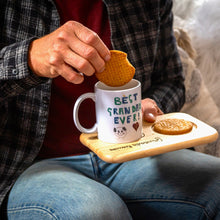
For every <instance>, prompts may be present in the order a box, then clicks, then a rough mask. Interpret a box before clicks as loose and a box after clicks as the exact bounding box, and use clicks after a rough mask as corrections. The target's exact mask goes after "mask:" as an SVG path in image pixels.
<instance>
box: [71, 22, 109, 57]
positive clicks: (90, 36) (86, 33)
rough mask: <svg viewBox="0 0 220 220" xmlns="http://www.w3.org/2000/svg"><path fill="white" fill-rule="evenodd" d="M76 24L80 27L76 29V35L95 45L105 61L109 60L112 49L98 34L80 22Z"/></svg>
mask: <svg viewBox="0 0 220 220" xmlns="http://www.w3.org/2000/svg"><path fill="white" fill-rule="evenodd" d="M75 25H77V26H78V28H76V29H75V35H76V37H78V38H79V39H80V40H81V41H83V42H84V43H86V44H88V45H90V46H92V47H94V48H95V49H96V50H97V52H98V53H99V54H100V56H101V57H102V58H103V59H104V60H105V61H109V60H110V58H111V54H110V51H109V49H108V47H107V46H106V45H105V44H104V42H103V41H102V40H101V38H100V37H99V36H98V34H96V33H95V32H94V31H92V30H90V29H88V28H87V27H85V26H83V25H81V24H80V23H75Z"/></svg>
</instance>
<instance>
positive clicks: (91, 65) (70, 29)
mask: <svg viewBox="0 0 220 220" xmlns="http://www.w3.org/2000/svg"><path fill="white" fill-rule="evenodd" d="M109 59H110V52H109V50H108V48H107V47H106V46H105V44H104V43H103V42H102V40H101V39H100V38H99V37H98V35H97V34H96V33H94V32H93V31H92V30H90V29H88V28H86V27H85V26H83V25H82V24H80V23H78V22H75V21H69V22H67V23H65V24H64V25H63V26H61V27H60V28H58V29H57V30H55V31H54V32H52V33H51V34H48V35H46V36H44V37H42V38H39V39H37V40H35V41H33V42H32V43H31V45H30V49H29V58H28V64H29V67H30V68H31V70H32V71H33V72H34V73H35V74H37V75H38V76H42V77H48V78H55V77H57V76H59V75H61V76H62V77H64V78H65V79H66V80H67V81H69V82H71V83H75V84H79V83H82V82H83V80H84V76H83V75H87V76H91V75H93V74H94V73H95V72H96V71H97V72H102V71H103V70H104V68H105V62H106V61H108V60H109Z"/></svg>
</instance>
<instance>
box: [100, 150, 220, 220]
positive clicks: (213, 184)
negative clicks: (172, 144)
mask: <svg viewBox="0 0 220 220" xmlns="http://www.w3.org/2000/svg"><path fill="white" fill-rule="evenodd" d="M96 163H97V167H99V169H98V170H99V174H97V175H99V179H100V181H101V182H103V183H104V184H105V185H107V186H108V187H109V188H111V189H112V190H113V191H115V192H116V193H117V194H118V195H120V197H121V198H122V199H123V200H124V201H125V202H126V204H127V206H128V208H129V210H130V213H131V214H132V216H133V218H134V219H138V220H140V219H150V220H152V219H155V220H160V219H161V220H172V219H173V220H176V219H178V220H186V219H187V220H197V219H198V220H206V219H216V220H219V219H220V158H216V157H213V156H209V155H206V154H202V153H198V152H195V151H192V150H180V151H175V152H171V153H166V154H162V155H158V156H154V157H146V158H143V159H139V160H133V161H129V162H126V163H122V164H115V165H113V164H106V163H105V162H103V161H102V160H100V159H99V158H96ZM114 167H115V168H114Z"/></svg>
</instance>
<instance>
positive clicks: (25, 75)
mask: <svg viewBox="0 0 220 220" xmlns="http://www.w3.org/2000/svg"><path fill="white" fill-rule="evenodd" d="M32 40H33V39H27V40H24V41H21V42H17V43H14V44H11V45H8V46H5V47H3V48H2V49H1V50H0V102H2V101H3V100H4V99H7V98H9V97H12V96H16V95H19V94H21V93H23V92H25V91H27V90H29V89H31V88H33V87H36V86H37V85H38V84H40V83H43V82H45V81H46V80H48V79H46V78H43V77H38V76H37V75H36V74H34V73H33V72H32V71H31V70H30V68H29V67H28V48H29V45H30V42H31V41H32Z"/></svg>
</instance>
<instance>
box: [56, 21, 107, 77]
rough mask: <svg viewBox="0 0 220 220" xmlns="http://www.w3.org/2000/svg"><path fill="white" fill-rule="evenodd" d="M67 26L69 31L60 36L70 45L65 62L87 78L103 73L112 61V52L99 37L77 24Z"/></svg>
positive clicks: (72, 23) (70, 23)
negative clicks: (108, 62)
mask: <svg viewBox="0 0 220 220" xmlns="http://www.w3.org/2000/svg"><path fill="white" fill-rule="evenodd" d="M65 26H66V27H65V29H67V30H65V32H64V33H62V34H60V38H61V39H62V40H63V41H64V40H65V41H67V42H68V43H69V44H68V46H69V55H68V56H64V57H65V62H67V63H68V64H69V65H71V66H73V67H74V68H75V69H77V70H78V71H79V72H82V73H83V74H85V75H87V76H91V75H92V74H93V73H94V72H102V71H103V70H104V68H105V62H106V61H108V60H109V59H110V51H109V49H108V48H107V47H106V45H105V44H104V43H103V42H102V40H101V39H100V38H99V36H98V35H97V34H96V33H95V32H93V31H92V30H90V29H88V28H86V27H85V26H83V25H81V24H80V23H77V22H73V21H70V22H67V23H66V24H65ZM73 30H74V32H73ZM61 35H62V36H61Z"/></svg>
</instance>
